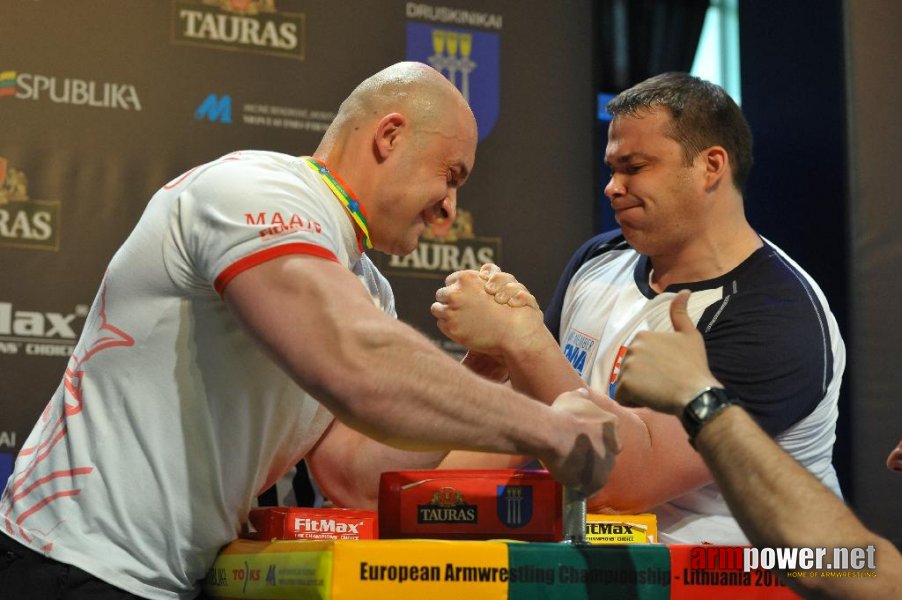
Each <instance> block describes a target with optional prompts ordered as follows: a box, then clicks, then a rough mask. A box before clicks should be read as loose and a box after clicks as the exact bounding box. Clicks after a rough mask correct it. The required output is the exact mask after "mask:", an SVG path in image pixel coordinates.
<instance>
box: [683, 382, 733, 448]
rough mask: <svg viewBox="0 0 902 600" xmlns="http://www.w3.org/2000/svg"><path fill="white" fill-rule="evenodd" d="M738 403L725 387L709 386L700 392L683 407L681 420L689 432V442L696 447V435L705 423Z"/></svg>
mask: <svg viewBox="0 0 902 600" xmlns="http://www.w3.org/2000/svg"><path fill="white" fill-rule="evenodd" d="M734 404H738V400H737V399H736V397H735V396H733V394H731V393H730V392H728V391H727V390H725V389H723V388H716V387H708V388H705V389H703V390H702V391H701V392H699V394H698V395H696V396H695V398H693V399H692V401H690V402H689V404H687V405H686V407H685V408H684V409H683V415H682V417H681V418H680V420H681V421H682V422H683V427H684V428H685V429H686V433H688V434H689V443H690V444H692V447H693V448H694V447H695V436H697V435H698V432H699V431H701V429H702V427H704V425H705V423H707V422H709V421H710V420H711V419H713V418H714V417H716V416H717V415H718V414H720V413H721V412H722V411H723V410H724V409H725V408H727V407H729V406H732V405H734Z"/></svg>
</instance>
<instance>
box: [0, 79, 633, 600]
mask: <svg viewBox="0 0 902 600" xmlns="http://www.w3.org/2000/svg"><path fill="white" fill-rule="evenodd" d="M476 140H477V135H476V122H475V120H474V118H473V114H472V112H471V111H470V109H469V107H468V106H467V104H466V102H465V101H464V99H463V97H462V96H461V95H460V93H459V92H458V91H457V90H456V89H455V88H454V86H453V85H452V84H451V83H450V82H448V81H447V80H446V79H444V78H443V77H442V76H441V75H440V74H439V73H438V72H437V71H435V70H434V69H432V68H430V67H428V66H426V65H423V64H419V63H399V64H396V65H393V66H391V67H389V68H387V69H385V70H383V71H380V72H379V73H377V74H375V75H373V76H372V77H370V78H369V79H367V80H366V81H364V82H363V83H361V84H360V86H358V87H357V88H356V89H355V90H354V91H353V92H352V93H351V95H350V96H349V97H348V98H347V100H346V101H345V102H344V103H343V104H342V106H341V107H340V109H339V111H338V114H337V116H336V118H335V121H334V122H333V123H332V125H331V126H330V127H329V129H328V131H327V132H326V134H325V135H324V138H323V140H322V143H321V144H320V145H319V147H318V148H317V150H316V152H314V154H313V155H312V156H309V157H293V156H288V155H284V154H279V153H274V152H259V151H246V152H235V153H233V154H229V155H227V156H224V157H222V158H220V159H218V160H215V161H213V162H210V163H207V164H205V165H201V166H199V167H197V168H195V169H192V170H191V171H188V172H187V173H185V174H183V175H181V176H180V177H177V178H176V179H174V180H173V181H171V182H170V183H168V184H167V185H165V186H163V188H162V189H161V190H160V191H159V192H157V194H155V195H154V197H153V198H152V199H151V201H150V203H149V204H148V206H147V208H146V210H145V212H144V214H143V215H142V217H141V220H140V221H139V223H138V224H137V226H136V227H135V229H134V231H133V232H132V234H131V235H130V236H129V238H128V239H127V240H126V241H125V243H124V244H123V245H122V247H121V248H120V249H119V251H118V252H117V253H116V255H115V256H114V257H113V259H112V261H111V262H110V264H109V267H108V269H107V272H106V275H105V276H104V278H103V281H102V284H101V287H100V290H99V292H98V295H97V298H96V300H95V302H94V305H93V307H92V308H91V311H90V314H89V315H88V318H87V321H86V323H85V328H84V332H83V334H82V336H81V338H80V340H79V342H78V345H77V346H76V348H75V351H74V352H73V355H72V357H71V359H70V361H69V366H68V368H67V369H66V373H65V376H64V378H63V382H62V383H61V385H60V387H59V388H58V390H57V392H56V393H55V394H54V396H53V398H52V399H51V401H50V403H49V404H48V406H47V408H46V410H45V411H44V414H43V416H42V417H41V419H40V421H39V423H38V424H37V425H36V427H35V428H34V430H33V431H32V433H31V435H30V436H29V437H28V439H27V440H26V442H25V444H24V447H23V449H22V451H21V452H20V454H19V457H18V458H17V460H16V465H15V471H14V473H13V475H12V477H11V478H10V480H9V483H8V485H7V487H6V489H5V490H4V493H3V496H2V499H0V515H2V520H0V530H2V532H3V535H0V552H2V555H0V598H3V600H24V599H28V600H36V599H38V600H41V599H45V598H48V599H49V598H59V597H66V598H72V599H75V598H87V597H90V598H134V597H143V598H153V599H160V600H164V599H185V600H187V599H189V598H195V597H196V596H197V594H198V592H199V585H200V581H201V579H202V578H203V577H204V576H205V575H206V573H207V571H208V569H209V567H210V565H211V564H212V563H213V560H214V558H215V556H216V553H217V552H218V551H219V549H220V548H221V547H222V546H223V545H225V544H226V543H228V542H230V541H232V540H233V539H234V538H235V537H236V536H237V534H238V532H239V530H240V527H241V525H242V522H244V521H245V520H246V519H247V515H248V511H249V509H250V507H251V505H252V502H253V500H254V497H255V495H256V494H258V493H259V492H260V491H262V490H264V489H266V488H267V487H269V486H270V485H271V484H272V483H273V482H274V481H275V480H276V479H277V478H278V477H279V476H280V475H281V474H282V473H284V472H285V471H286V470H287V469H289V468H290V467H291V466H293V465H294V464H296V463H297V462H298V460H299V459H300V458H302V457H306V460H307V461H308V463H309V465H310V467H311V469H312V470H313V472H314V473H315V475H316V478H317V481H318V483H319V484H320V485H321V486H322V487H323V489H324V491H325V492H326V494H327V495H328V497H329V498H331V499H332V500H333V501H334V502H336V503H337V504H339V505H345V506H348V505H350V506H358V507H373V506H374V501H375V497H376V494H377V491H378V479H379V474H380V473H381V472H382V471H384V470H392V469H399V468H427V467H432V466H434V465H436V464H437V463H438V461H439V460H441V458H442V457H443V456H444V455H445V452H446V451H447V450H449V449H451V448H466V449H469V450H477V451H492V452H506V453H530V454H533V453H534V454H536V455H538V456H539V457H540V458H541V459H542V460H543V462H544V464H545V465H546V466H547V467H548V469H549V470H550V471H551V472H552V474H553V475H554V476H555V477H557V478H558V479H559V480H560V481H561V482H562V483H563V484H564V485H566V486H570V487H572V488H574V489H576V490H578V491H581V492H583V493H591V492H595V491H597V490H598V489H599V488H600V487H601V485H602V484H603V483H604V481H605V480H606V478H607V475H608V473H609V472H610V469H611V467H612V464H613V457H614V454H615V453H616V451H617V449H618V442H617V438H616V431H615V425H616V418H615V417H613V416H612V415H610V414H608V413H606V412H605V411H603V410H601V409H599V408H598V407H597V406H596V405H595V404H594V403H593V402H592V401H591V399H590V394H589V393H588V391H586V390H582V391H576V392H572V391H568V393H564V394H562V395H561V396H560V398H558V399H557V400H556V401H555V402H554V403H553V404H552V405H551V407H550V408H549V407H548V406H545V405H544V404H542V403H539V402H535V401H533V400H532V399H530V398H528V397H526V396H524V395H522V394H520V393H517V392H514V391H513V390H510V389H508V388H506V387H504V386H501V385H497V384H494V383H491V382H488V381H485V380H483V379H480V378H478V377H476V376H475V375H473V374H471V373H469V372H468V371H467V370H466V369H463V368H461V367H460V366H459V365H458V364H456V363H455V362H454V361H453V360H452V359H451V358H449V357H448V356H447V355H445V354H444V353H443V352H441V351H440V350H438V349H436V348H435V347H434V346H433V344H432V343H431V342H429V340H427V339H426V338H425V337H423V336H422V335H420V334H419V333H417V332H416V331H415V330H414V329H412V328H411V327H408V326H406V325H404V324H402V323H400V322H398V321H397V320H394V319H392V318H391V316H389V315H390V314H393V313H394V300H393V296H392V294H391V289H390V288H389V286H388V283H387V282H386V280H385V279H384V278H383V277H382V276H381V275H380V274H379V272H378V271H377V270H376V268H375V267H374V266H373V264H372V262H370V260H369V259H368V258H367V256H366V254H365V251H366V250H368V249H370V248H376V249H378V250H382V251H385V252H391V253H397V254H406V253H408V252H410V251H411V250H413V249H414V248H415V247H416V244H417V238H418V237H419V235H420V234H421V233H422V232H423V229H424V228H425V227H426V226H427V224H430V223H434V222H436V221H438V220H439V219H453V218H454V212H455V208H456V202H457V192H458V189H459V188H460V187H461V186H462V185H463V184H464V182H465V181H466V179H467V177H468V175H469V173H470V171H471V170H472V169H473V163H474V160H475V152H476ZM386 313H389V314H386ZM576 387H577V388H580V387H582V384H579V385H577V386H576ZM574 389H576V388H574ZM333 414H334V415H335V417H336V418H335V419H333ZM368 436H369V437H368ZM95 594H97V595H95Z"/></svg>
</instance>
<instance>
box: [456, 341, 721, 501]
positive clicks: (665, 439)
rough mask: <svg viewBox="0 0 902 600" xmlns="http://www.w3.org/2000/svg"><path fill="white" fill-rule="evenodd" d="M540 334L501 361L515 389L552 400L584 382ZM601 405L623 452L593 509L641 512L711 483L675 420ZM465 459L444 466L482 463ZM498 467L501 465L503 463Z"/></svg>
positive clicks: (554, 345)
mask: <svg viewBox="0 0 902 600" xmlns="http://www.w3.org/2000/svg"><path fill="white" fill-rule="evenodd" d="M542 331H543V332H544V334H542V333H536V334H534V335H531V336H529V338H528V339H524V340H521V343H520V344H518V345H515V346H512V347H510V348H505V351H504V354H503V357H504V362H505V364H506V365H507V367H508V370H509V372H510V378H511V384H512V385H513V386H514V388H515V389H519V390H522V391H523V392H525V393H527V394H529V395H530V396H533V397H535V398H538V399H540V400H542V401H544V402H550V401H551V400H553V399H554V398H555V396H557V394H560V393H561V392H562V391H566V390H568V389H573V388H574V387H577V386H579V385H585V383H584V382H583V381H582V379H580V377H579V375H578V374H577V372H576V371H575V370H573V368H572V367H571V366H570V363H569V362H567V359H566V357H564V355H563V353H562V352H561V350H560V347H559V346H558V345H557V343H556V342H555V341H554V338H553V337H552V336H551V333H550V332H548V330H547V329H545V328H543V329H542ZM599 405H600V406H601V408H603V409H605V410H607V411H609V412H611V413H613V414H615V415H617V417H618V421H619V431H620V439H621V442H622V443H623V451H622V452H621V453H620V454H619V455H618V456H617V462H616V464H615V465H614V470H613V471H612V473H611V477H610V479H609V480H608V482H607V483H606V484H605V486H604V488H602V490H601V491H600V492H598V493H597V494H596V495H595V496H593V497H592V498H590V500H589V506H590V508H591V509H593V510H597V511H603V512H619V513H634V512H642V511H646V510H648V509H650V508H652V507H654V506H657V505H658V504H661V503H663V502H666V501H667V500H670V499H672V498H674V497H676V496H678V495H680V494H683V493H685V492H687V491H688V490H690V489H692V488H695V487H698V486H700V485H703V484H704V483H707V482H708V481H710V480H711V477H710V474H709V473H708V472H707V469H705V468H704V465H703V464H702V462H701V460H700V459H699V458H698V456H697V455H696V454H695V452H694V451H693V450H692V448H691V447H690V446H689V444H688V442H686V435H685V434H684V433H683V429H682V426H681V425H680V423H679V421H678V420H677V419H676V418H675V417H672V416H669V415H662V414H659V413H655V412H653V411H651V410H648V409H634V408H625V407H623V406H621V405H620V404H618V403H617V402H614V401H613V400H610V399H608V398H603V399H601V400H600V401H599ZM675 447H676V451H675ZM452 454H453V453H452ZM462 458H463V457H460V456H449V459H448V461H446V462H445V463H443V466H452V465H457V464H479V463H478V460H477V459H476V457H474V458H473V459H472V460H466V459H464V460H461V459H462ZM452 459H453V460H452ZM498 464H503V462H502V461H501V460H499V461H498Z"/></svg>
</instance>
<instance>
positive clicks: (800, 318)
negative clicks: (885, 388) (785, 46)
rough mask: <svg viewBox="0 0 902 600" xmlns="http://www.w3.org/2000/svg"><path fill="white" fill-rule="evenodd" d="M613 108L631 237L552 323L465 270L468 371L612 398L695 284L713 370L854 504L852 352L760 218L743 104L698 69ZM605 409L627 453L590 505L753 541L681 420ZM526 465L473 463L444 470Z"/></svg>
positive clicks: (599, 258)
mask: <svg viewBox="0 0 902 600" xmlns="http://www.w3.org/2000/svg"><path fill="white" fill-rule="evenodd" d="M607 110H608V112H609V113H611V115H612V116H613V120H612V121H611V125H610V129H609V132H608V144H607V148H606V153H605V159H606V162H607V164H608V165H609V166H610V168H611V178H610V181H609V182H608V184H607V186H606V187H605V194H606V195H607V197H608V199H609V200H610V202H611V207H612V208H613V210H614V214H615V217H616V219H617V223H618V224H619V225H620V229H619V230H615V231H611V232H607V233H602V234H600V235H597V236H595V237H593V238H592V239H590V240H589V241H588V242H586V243H584V244H583V245H582V246H581V247H580V248H579V249H578V250H577V251H576V253H575V254H574V256H573V258H572V259H571V260H570V263H569V264H568V265H567V267H566V269H565V271H564V274H563V276H562V277H561V281H560V284H559V286H558V288H557V291H556V292H555V295H554V297H553V299H552V300H551V302H550V304H549V305H548V307H547V308H546V310H545V320H544V325H543V323H542V319H541V314H540V313H539V311H537V310H532V309H528V308H527V309H523V308H518V309H516V310H511V308H510V307H509V306H505V305H504V303H505V301H506V300H507V298H508V297H509V296H508V295H507V294H508V293H509V292H505V294H506V295H505V296H504V297H502V298H500V299H499V298H497V297H496V300H497V301H494V302H493V301H492V294H495V293H498V291H499V290H501V289H505V288H506V287H507V286H509V285H511V284H512V276H508V275H506V274H501V273H494V274H493V273H492V269H491V268H486V269H484V270H483V272H482V273H481V275H480V274H479V273H476V272H473V271H470V272H459V273H456V274H453V275H452V276H450V277H449V279H448V281H447V286H446V287H445V288H442V289H440V290H439V291H438V292H437V294H436V299H437V302H436V303H435V304H434V305H433V314H434V315H435V316H436V318H437V319H438V324H439V327H440V328H441V329H442V331H443V332H445V333H446V334H447V335H449V336H450V337H451V338H452V339H454V340H456V341H458V342H459V343H461V344H463V345H465V346H467V347H468V348H470V349H471V351H472V352H471V354H470V355H469V356H468V357H467V359H466V362H467V363H468V364H471V365H474V366H475V367H476V368H477V369H478V370H479V371H480V372H483V373H491V374H498V373H506V374H507V375H509V377H510V380H511V383H512V384H513V386H514V387H515V388H516V389H520V390H523V391H525V392H526V393H528V394H530V395H532V396H535V397H537V398H543V399H545V400H551V399H552V398H554V397H555V396H556V395H557V394H558V393H560V392H561V391H563V390H565V389H570V388H572V387H573V386H575V385H578V383H579V382H580V381H584V382H585V383H587V384H589V385H590V386H591V387H592V388H594V389H596V390H598V391H601V392H604V393H606V394H607V395H608V396H609V397H613V396H614V393H615V390H616V387H617V382H618V375H619V370H620V362H621V360H622V358H623V355H624V354H625V353H626V352H627V350H628V348H629V346H630V344H631V343H632V340H633V337H634V336H635V335H636V334H637V333H638V332H641V331H646V330H651V331H659V330H663V331H666V330H670V329H671V324H670V320H669V318H668V306H669V304H670V301H671V299H672V298H673V296H674V294H675V293H676V291H678V290H679V289H682V288H688V289H690V290H691V291H692V292H693V293H692V298H691V300H690V302H689V307H688V311H689V315H690V316H691V318H692V320H693V322H694V323H695V325H696V326H697V327H698V329H699V330H700V331H701V332H702V334H703V335H704V338H705V344H706V347H707V349H708V356H709V358H710V360H711V369H712V371H713V372H714V374H715V376H717V378H718V379H719V380H720V381H722V382H723V383H724V384H725V385H727V387H729V388H731V389H732V390H734V392H735V393H736V394H737V395H738V396H739V397H741V398H742V400H743V402H744V405H745V406H746V408H747V409H748V411H749V413H750V414H751V415H752V416H753V417H754V418H755V419H756V420H757V422H758V424H759V425H761V426H762V428H763V429H764V430H765V431H767V432H768V433H769V434H770V435H772V436H774V437H775V438H776V440H777V441H778V442H779V443H780V445H781V446H782V447H783V448H784V449H785V450H786V451H787V452H788V453H789V454H790V455H792V456H793V457H794V458H796V459H797V460H799V461H800V462H801V463H802V464H803V465H804V466H805V467H806V468H807V469H808V470H809V471H811V472H812V473H813V474H814V475H815V476H816V477H817V478H818V479H819V480H820V481H822V482H823V483H824V484H825V485H826V486H827V487H829V488H830V489H831V490H832V491H833V492H834V493H836V494H837V495H838V494H839V493H840V490H839V485H838V482H837V478H836V474H835V472H834V469H833V465H832V448H833V442H834V439H835V424H836V417H837V407H836V402H837V397H838V395H839V388H840V382H841V377H842V372H843V368H844V366H845V349H844V346H843V342H842V339H841V337H840V335H839V331H838V328H837V326H836V322H835V319H834V318H833V316H832V314H831V313H830V310H829V307H828V306H827V302H826V299H825V298H824V295H823V293H822V292H821V291H820V289H819V288H818V287H817V285H816V283H815V282H814V281H813V280H812V279H811V277H810V276H808V275H807V274H806V273H805V272H804V271H803V270H802V269H801V268H800V267H799V266H798V265H796V264H795V263H794V262H793V261H792V260H791V259H790V258H789V257H788V256H786V255H785V254H784V253H783V252H782V251H781V250H780V249H779V248H777V247H776V246H774V245H773V244H772V243H770V242H768V241H767V240H765V239H763V238H762V237H760V236H759V235H758V234H757V233H756V232H755V231H754V230H753V229H752V227H751V226H750V225H749V223H748V221H747V220H746V218H745V213H744V209H743V186H744V185H745V182H746V180H747V178H748V175H749V169H750V167H751V163H752V159H751V147H752V139H751V133H750V130H749V127H748V125H747V124H746V122H745V119H744V117H743V115H742V113H741V111H740V110H739V108H738V107H737V106H736V104H735V103H734V102H733V101H732V100H731V99H730V98H729V96H728V95H727V94H726V93H725V92H724V91H723V89H721V88H720V87H718V86H716V85H713V84H710V83H708V82H705V81H702V80H700V79H697V78H695V77H692V76H690V75H687V74H682V73H666V74H663V75H658V76H656V77H652V78H651V79H648V80H647V81H644V82H642V83H640V84H638V85H636V86H634V87H633V88H631V89H628V90H626V91H624V92H623V93H621V94H620V95H618V96H617V97H616V98H614V99H613V100H612V101H611V102H610V103H609V104H608V107H607ZM484 285H485V286H487V287H486V289H483V288H484ZM512 289H513V288H512ZM486 291H488V292H489V293H488V294H486V293H485V292H486ZM514 291H515V292H516V289H514ZM519 293H520V294H521V295H522V294H525V292H524V291H523V290H522V289H521V290H519ZM520 304H526V302H525V301H523V300H522V299H521V301H520ZM502 367H503V368H502ZM602 406H603V407H604V408H605V409H607V410H610V411H611V412H613V413H615V414H617V415H618V416H619V417H620V434H621V439H622V441H623V445H624V451H623V453H622V454H621V455H620V456H619V457H618V460H617V465H616V466H615V468H614V471H613V473H612V475H611V479H610V480H609V481H608V483H607V485H605V487H604V489H603V490H601V491H600V492H599V493H598V494H596V495H595V496H594V497H593V498H592V499H591V500H590V508H592V509H594V510H598V511H604V512H617V513H638V512H644V511H653V512H655V513H656V514H657V516H658V523H659V531H660V532H661V534H662V535H661V539H662V541H665V542H681V543H702V542H711V543H720V544H740V543H744V542H745V541H746V539H745V536H744V535H743V534H742V531H741V530H740V528H739V526H738V524H737V523H736V521H735V519H734V518H733V517H732V516H731V514H730V511H729V509H728V507H727V505H726V503H725V502H724V499H723V497H722V495H721V493H720V491H719V490H718V488H717V486H716V484H715V483H714V482H713V480H712V476H711V473H710V471H709V470H708V468H707V467H706V466H705V464H704V462H703V461H702V459H701V458H700V457H699V456H698V454H697V453H695V452H694V451H693V449H692V447H691V446H690V445H689V443H688V442H687V440H686V436H685V434H684V432H683V428H682V426H681V425H680V422H679V420H677V419H675V418H673V417H672V416H671V415H662V414H660V413H655V412H652V411H649V410H645V409H633V408H629V409H628V408H624V407H621V406H620V405H618V404H617V403H616V402H614V401H613V400H610V399H606V400H605V401H604V402H603V403H602ZM517 464H520V463H519V462H518V459H516V458H513V459H512V458H511V457H500V458H498V459H496V460H494V461H491V462H489V461H487V459H486V458H485V457H484V456H470V455H466V454H459V453H452V455H451V456H449V458H448V459H447V460H446V461H445V462H444V463H443V465H444V466H446V467H483V468H485V467H488V466H512V465H517Z"/></svg>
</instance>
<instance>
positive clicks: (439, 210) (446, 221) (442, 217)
mask: <svg viewBox="0 0 902 600" xmlns="http://www.w3.org/2000/svg"><path fill="white" fill-rule="evenodd" d="M429 217H430V219H429V226H430V228H431V229H432V233H433V235H435V236H437V237H443V236H446V235H448V232H449V231H451V226H452V225H453V224H454V219H455V218H456V217H457V190H450V191H449V192H448V195H447V196H445V198H444V199H443V200H442V201H441V202H440V203H438V204H437V205H436V206H434V207H433V209H432V211H431V213H430V215H429Z"/></svg>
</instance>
